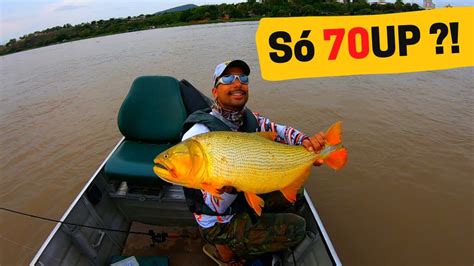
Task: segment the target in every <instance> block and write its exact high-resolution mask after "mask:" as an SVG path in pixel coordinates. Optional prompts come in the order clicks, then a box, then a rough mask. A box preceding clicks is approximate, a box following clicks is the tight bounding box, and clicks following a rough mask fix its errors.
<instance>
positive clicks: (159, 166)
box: [153, 160, 174, 182]
mask: <svg viewBox="0 0 474 266" xmlns="http://www.w3.org/2000/svg"><path fill="white" fill-rule="evenodd" d="M154 163H155V165H154V166H153V172H155V174H156V175H157V176H158V177H160V178H161V179H163V180H165V181H167V182H172V181H171V180H172V179H174V175H173V173H172V172H171V170H170V167H168V166H167V165H166V164H165V163H163V162H160V161H158V160H155V161H154Z"/></svg>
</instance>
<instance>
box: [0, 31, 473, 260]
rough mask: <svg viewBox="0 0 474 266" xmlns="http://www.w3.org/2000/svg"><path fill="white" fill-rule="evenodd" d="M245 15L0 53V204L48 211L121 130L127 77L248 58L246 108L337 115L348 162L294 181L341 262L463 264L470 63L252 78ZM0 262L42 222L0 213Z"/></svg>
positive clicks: (321, 119) (328, 118)
mask: <svg viewBox="0 0 474 266" xmlns="http://www.w3.org/2000/svg"><path fill="white" fill-rule="evenodd" d="M257 26H258V24H257V23H255V22H243V23H227V24H214V25H199V26H190V27H177V28H168V29H156V30H147V31H141V32H133V33H126V34H120V35H114V36H107V37H101V38H94V39H88V40H82V41H76V42H71V43H64V44H60V45H54V46H49V47H44V48H40V49H34V50H30V51H25V52H21V53H17V54H12V55H7V56H3V57H0V67H1V76H0V84H1V85H0V87H1V88H0V132H1V138H0V142H1V146H0V202H1V204H0V205H1V206H2V207H7V208H13V209H17V210H21V211H26V212H29V213H34V214H38V215H42V216H47V217H51V218H59V217H61V216H62V214H63V213H64V211H65V210H66V208H67V207H68V206H69V204H70V203H71V202H72V200H73V199H74V198H75V196H76V194H77V193H78V192H79V191H80V190H81V188H82V186H83V185H84V183H85V182H86V181H87V180H88V178H89V177H90V176H91V175H92V174H93V172H94V171H95V170H96V168H97V167H98V166H99V165H100V163H101V162H102V161H103V159H104V158H105V156H106V155H107V154H108V153H109V152H110V150H111V149H112V148H113V147H114V145H115V144H116V143H117V141H118V140H119V138H120V137H121V134H120V132H119V131H118V129H117V123H116V117H117V112H118V109H119V108H120V105H121V102H122V100H123V99H124V97H125V95H126V94H127V92H128V90H129V88H130V84H131V83H132V81H133V79H135V78H136V77H138V76H142V75H171V76H174V77H176V78H178V79H182V78H185V79H187V80H189V81H190V82H191V83H193V84H194V85H195V86H196V87H198V88H199V89H200V90H202V91H203V92H204V93H205V94H207V95H210V88H211V75H212V72H213V70H214V67H215V65H216V64H218V63H220V62H222V61H226V60H228V59H232V58H241V59H243V60H245V61H247V62H248V63H249V65H250V66H251V68H252V73H251V84H250V100H249V103H248V106H249V107H250V108H251V109H252V110H254V111H258V112H260V113H262V114H264V115H265V116H267V117H269V118H271V119H273V120H274V121H276V122H279V123H282V124H288V125H291V126H294V127H296V128H298V129H300V130H302V131H304V132H306V133H308V134H312V133H315V132H319V131H322V130H325V129H326V128H327V127H328V126H329V125H331V124H332V123H333V122H335V121H337V120H343V121H344V130H345V132H344V134H345V135H344V137H345V140H344V142H345V145H346V146H347V147H348V149H349V156H350V157H349V163H348V165H347V166H346V167H345V168H344V169H343V170H341V171H338V172H334V171H332V170H328V169H327V168H326V167H324V166H323V167H321V168H317V169H315V170H314V171H313V173H312V176H311V177H310V179H309V181H308V182H307V185H306V187H307V189H308V191H309V192H310V195H311V197H312V198H313V200H314V202H315V204H316V207H317V209H318V211H319V213H320V215H321V218H322V220H323V222H324V224H325V227H326V229H327V231H328V233H329V235H330V237H331V240H332V242H333V244H334V246H335V248H336V250H337V252H338V255H339V256H340V258H341V260H342V262H343V263H344V264H345V265H472V264H473V262H474V259H473V253H472V250H473V236H474V234H473V226H472V225H473V223H472V222H473V221H472V219H473V213H472V211H473V208H472V206H473V191H474V190H473V179H472V177H473V174H472V173H473V170H474V169H473V168H474V166H473V165H474V164H473V160H474V156H473V154H474V153H473V152H474V123H473V122H474V121H473V118H474V87H473V84H474V78H473V68H462V69H455V70H446V71H429V72H420V73H410V74H397V75H365V76H349V77H336V78H318V79H302V80H292V81H284V82H268V81H263V80H262V79H261V76H260V69H259V64H258V58H257V53H256V48H255V32H256V29H257ZM0 219H1V227H0V242H1V244H0V245H1V253H0V265H10V264H27V263H29V261H30V260H31V258H32V257H33V256H34V254H35V253H36V250H37V249H38V248H39V247H40V246H41V244H42V242H43V241H44V240H45V238H46V237H47V235H48V234H49V231H50V230H51V229H52V227H53V226H54V224H52V223H49V222H42V221H38V220H34V219H31V218H26V217H20V216H17V215H14V214H9V213H5V212H0Z"/></svg>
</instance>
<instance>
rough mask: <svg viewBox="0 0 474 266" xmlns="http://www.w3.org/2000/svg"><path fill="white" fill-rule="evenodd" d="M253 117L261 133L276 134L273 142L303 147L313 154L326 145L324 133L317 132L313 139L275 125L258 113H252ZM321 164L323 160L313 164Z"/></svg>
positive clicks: (290, 128) (286, 127)
mask: <svg viewBox="0 0 474 266" xmlns="http://www.w3.org/2000/svg"><path fill="white" fill-rule="evenodd" d="M254 115H255V117H256V118H257V123H258V125H259V130H260V131H261V132H276V133H277V137H276V139H275V141H278V142H282V143H286V144H288V145H303V147H305V148H306V149H307V150H308V151H314V152H319V151H321V149H322V148H323V147H324V145H325V143H326V135H325V134H324V132H319V133H318V134H315V135H314V136H313V137H308V136H307V135H305V134H304V133H303V132H300V131H299V130H297V129H294V128H292V127H289V126H284V125H279V124H276V123H274V122H272V121H271V120H270V119H268V118H265V117H264V116H262V115H260V114H258V113H254ZM321 164H323V160H318V161H316V162H315V163H314V165H316V166H319V165H321Z"/></svg>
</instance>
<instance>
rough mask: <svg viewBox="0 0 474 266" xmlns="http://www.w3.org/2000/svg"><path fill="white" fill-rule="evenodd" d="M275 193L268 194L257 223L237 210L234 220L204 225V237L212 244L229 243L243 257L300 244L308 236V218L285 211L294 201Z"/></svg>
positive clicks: (202, 230)
mask: <svg viewBox="0 0 474 266" xmlns="http://www.w3.org/2000/svg"><path fill="white" fill-rule="evenodd" d="M278 193H279V192H278ZM271 194H273V193H270V194H269V195H268V196H267V197H264V198H265V204H266V205H267V203H268V206H266V208H265V209H264V212H263V213H262V215H261V216H260V217H258V218H257V222H256V223H252V219H251V217H250V215H249V214H248V213H247V212H244V213H239V214H235V216H234V218H233V219H232V220H231V222H230V223H226V224H220V223H218V224H216V225H214V226H213V227H211V228H201V233H202V235H203V237H204V238H205V239H206V240H207V241H208V242H210V243H211V244H226V245H228V246H229V247H230V248H231V249H232V250H234V252H235V253H236V254H237V255H238V256H240V257H251V256H254V255H261V254H264V253H269V252H279V251H284V250H287V249H288V248H289V247H292V246H295V245H297V244H298V243H299V242H301V241H302V240H303V238H304V236H305V231H306V221H305V220H304V219H303V218H302V217H300V216H298V215H296V214H293V213H281V212H280V211H282V210H283V211H284V209H285V208H286V209H288V207H290V208H291V206H292V205H291V204H289V203H287V201H286V200H285V199H282V200H280V197H279V196H278V195H277V194H276V195H275V196H274V195H271ZM279 194H280V195H281V193H279ZM275 200H276V201H275ZM282 204H283V205H282ZM272 210H276V211H278V213H275V212H270V211H272Z"/></svg>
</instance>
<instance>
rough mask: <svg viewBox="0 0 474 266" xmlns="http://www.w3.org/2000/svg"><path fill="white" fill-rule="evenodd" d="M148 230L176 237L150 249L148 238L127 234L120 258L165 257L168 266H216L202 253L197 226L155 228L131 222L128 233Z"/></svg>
mask: <svg viewBox="0 0 474 266" xmlns="http://www.w3.org/2000/svg"><path fill="white" fill-rule="evenodd" d="M148 230H153V231H154V232H155V233H160V232H167V233H168V234H169V235H176V236H177V237H168V238H167V239H166V241H165V242H162V243H155V246H154V247H151V246H150V244H151V239H150V236H147V235H136V234H129V235H128V237H127V241H126V243H125V247H124V249H123V252H122V256H136V257H137V256H166V257H168V259H169V265H170V266H173V265H204V266H207V265H209V266H211V265H212V266H214V265H216V263H215V262H213V261H212V260H211V259H210V258H209V257H208V256H206V255H205V254H204V253H203V252H202V246H203V245H204V244H205V242H204V240H203V239H202V238H201V235H200V233H199V229H198V228H197V226H187V227H178V226H155V225H148V224H143V223H138V222H133V223H132V226H131V228H130V231H139V232H148ZM183 236H184V237H183Z"/></svg>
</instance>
